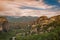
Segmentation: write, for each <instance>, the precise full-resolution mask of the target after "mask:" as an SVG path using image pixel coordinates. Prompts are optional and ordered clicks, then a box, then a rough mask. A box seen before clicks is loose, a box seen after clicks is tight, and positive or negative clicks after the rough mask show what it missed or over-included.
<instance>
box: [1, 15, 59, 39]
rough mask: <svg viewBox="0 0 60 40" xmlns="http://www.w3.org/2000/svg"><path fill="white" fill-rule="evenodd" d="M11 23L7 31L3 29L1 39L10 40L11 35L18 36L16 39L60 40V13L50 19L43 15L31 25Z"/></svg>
mask: <svg viewBox="0 0 60 40" xmlns="http://www.w3.org/2000/svg"><path fill="white" fill-rule="evenodd" d="M9 24H10V27H9V30H7V32H5V31H3V30H2V32H0V40H9V39H10V38H11V37H16V40H60V16H59V15H58V16H54V17H51V18H49V19H48V18H47V17H45V16H42V17H41V18H39V19H38V20H37V21H35V22H34V23H33V24H32V23H30V24H29V25H28V24H25V23H16V22H15V23H9ZM31 24H32V25H31ZM2 27H3V26H2ZM4 27H5V26H4ZM41 32H42V33H41Z"/></svg>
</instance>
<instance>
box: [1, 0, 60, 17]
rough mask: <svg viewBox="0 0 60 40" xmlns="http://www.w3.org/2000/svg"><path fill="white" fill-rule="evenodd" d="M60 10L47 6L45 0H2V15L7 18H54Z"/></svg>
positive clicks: (59, 13)
mask: <svg viewBox="0 0 60 40" xmlns="http://www.w3.org/2000/svg"><path fill="white" fill-rule="evenodd" d="M59 11H60V8H59V7H56V6H55V5H54V6H52V5H50V4H49V5H47V4H45V3H44V1H43V0H37V1H36V0H5V1H4V0H3V1H1V0H0V15H3V16H4V15H5V16H42V15H47V16H49V17H50V16H54V15H60V12H59Z"/></svg>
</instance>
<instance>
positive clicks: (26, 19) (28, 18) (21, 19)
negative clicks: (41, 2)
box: [6, 16, 38, 22]
mask: <svg viewBox="0 0 60 40" xmlns="http://www.w3.org/2000/svg"><path fill="white" fill-rule="evenodd" d="M6 17H7V19H8V21H9V22H30V21H34V20H36V19H37V18H38V17H32V16H22V17H14V16H6Z"/></svg>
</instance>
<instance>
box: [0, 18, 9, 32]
mask: <svg viewBox="0 0 60 40" xmlns="http://www.w3.org/2000/svg"><path fill="white" fill-rule="evenodd" d="M8 29H9V27H8V21H7V19H6V18H5V17H0V31H6V32H7V31H8Z"/></svg>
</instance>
